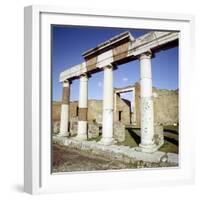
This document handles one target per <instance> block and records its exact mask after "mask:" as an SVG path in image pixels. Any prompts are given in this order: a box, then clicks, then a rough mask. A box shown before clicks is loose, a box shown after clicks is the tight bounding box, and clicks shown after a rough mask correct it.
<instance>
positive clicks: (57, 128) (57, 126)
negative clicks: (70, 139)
mask: <svg viewBox="0 0 200 200" xmlns="http://www.w3.org/2000/svg"><path fill="white" fill-rule="evenodd" d="M59 132H60V121H55V122H53V133H54V134H58V133H59Z"/></svg>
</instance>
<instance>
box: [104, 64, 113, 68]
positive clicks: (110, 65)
mask: <svg viewBox="0 0 200 200" xmlns="http://www.w3.org/2000/svg"><path fill="white" fill-rule="evenodd" d="M111 68H112V69H113V65H112V64H111V63H110V64H109V65H106V66H104V67H103V69H111Z"/></svg>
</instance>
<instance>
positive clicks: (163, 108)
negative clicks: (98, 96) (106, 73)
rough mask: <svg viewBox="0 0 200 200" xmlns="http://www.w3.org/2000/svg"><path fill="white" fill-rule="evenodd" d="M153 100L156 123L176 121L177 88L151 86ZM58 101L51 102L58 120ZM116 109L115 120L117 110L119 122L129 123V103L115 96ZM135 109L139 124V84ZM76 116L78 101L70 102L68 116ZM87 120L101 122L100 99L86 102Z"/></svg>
mask: <svg viewBox="0 0 200 200" xmlns="http://www.w3.org/2000/svg"><path fill="white" fill-rule="evenodd" d="M153 101H154V119H155V122H156V123H161V124H164V125H172V124H174V123H178V90H161V89H157V88H153ZM60 105H61V103H60V102H53V106H52V119H53V121H59V120H60ZM116 105H117V106H116V110H115V111H114V119H115V121H118V120H119V112H121V114H120V115H121V122H122V123H124V124H130V119H131V117H130V116H131V109H130V107H131V104H130V102H129V101H127V100H123V99H121V98H120V97H119V96H117V100H116ZM135 110H136V124H137V125H138V126H139V125H140V85H139V83H136V84H135ZM77 116H78V101H74V102H70V118H71V119H72V118H73V119H74V118H76V119H77ZM88 121H95V122H97V123H101V121H102V101H101V100H89V102H88Z"/></svg>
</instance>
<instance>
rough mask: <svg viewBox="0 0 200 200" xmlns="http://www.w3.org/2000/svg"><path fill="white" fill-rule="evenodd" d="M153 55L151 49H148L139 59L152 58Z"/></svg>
mask: <svg viewBox="0 0 200 200" xmlns="http://www.w3.org/2000/svg"><path fill="white" fill-rule="evenodd" d="M151 57H152V52H151V51H147V52H145V53H142V54H140V55H139V59H140V60H142V59H150V58H151Z"/></svg>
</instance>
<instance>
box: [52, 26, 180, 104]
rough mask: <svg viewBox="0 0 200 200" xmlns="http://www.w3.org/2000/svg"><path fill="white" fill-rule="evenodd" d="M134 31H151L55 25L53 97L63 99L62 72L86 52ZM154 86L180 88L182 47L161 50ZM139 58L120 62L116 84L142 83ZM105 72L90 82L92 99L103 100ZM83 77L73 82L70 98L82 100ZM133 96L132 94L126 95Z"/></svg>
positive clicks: (155, 62)
mask: <svg viewBox="0 0 200 200" xmlns="http://www.w3.org/2000/svg"><path fill="white" fill-rule="evenodd" d="M124 31H130V32H131V34H132V35H133V37H134V38H137V37H139V36H141V35H143V34H145V33H148V32H149V31H150V30H137V29H120V28H102V27H78V26H53V27H52V33H53V34H52V92H53V100H54V101H60V100H61V97H62V84H61V83H59V74H60V73H61V72H62V71H64V70H66V69H68V68H70V67H72V66H74V65H76V64H79V63H81V62H83V61H84V59H83V57H82V56H81V55H82V53H83V52H85V51H86V50H88V49H90V48H94V47H96V46H97V45H98V44H100V43H102V42H104V41H105V40H108V39H110V38H111V37H113V36H115V35H117V34H120V33H122V32H124ZM152 77H153V86H155V87H157V88H160V89H170V90H171V89H173V90H174V89H177V88H178V48H172V49H169V50H166V51H161V52H159V53H157V54H156V55H155V58H153V59H152ZM139 78H140V74H139V61H138V60H136V61H131V62H129V63H127V64H123V65H120V66H119V67H118V69H117V70H115V71H114V83H113V84H114V87H124V86H127V85H131V84H134V83H135V82H139ZM102 83H103V72H99V73H96V74H93V75H92V77H91V78H89V82H88V98H89V99H102V97H103V96H102V94H103V85H102ZM78 96H79V80H75V81H73V82H72V85H71V96H70V100H71V101H73V100H78ZM122 96H123V97H124V98H127V99H130V98H131V97H132V94H131V93H125V94H123V95H122Z"/></svg>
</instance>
